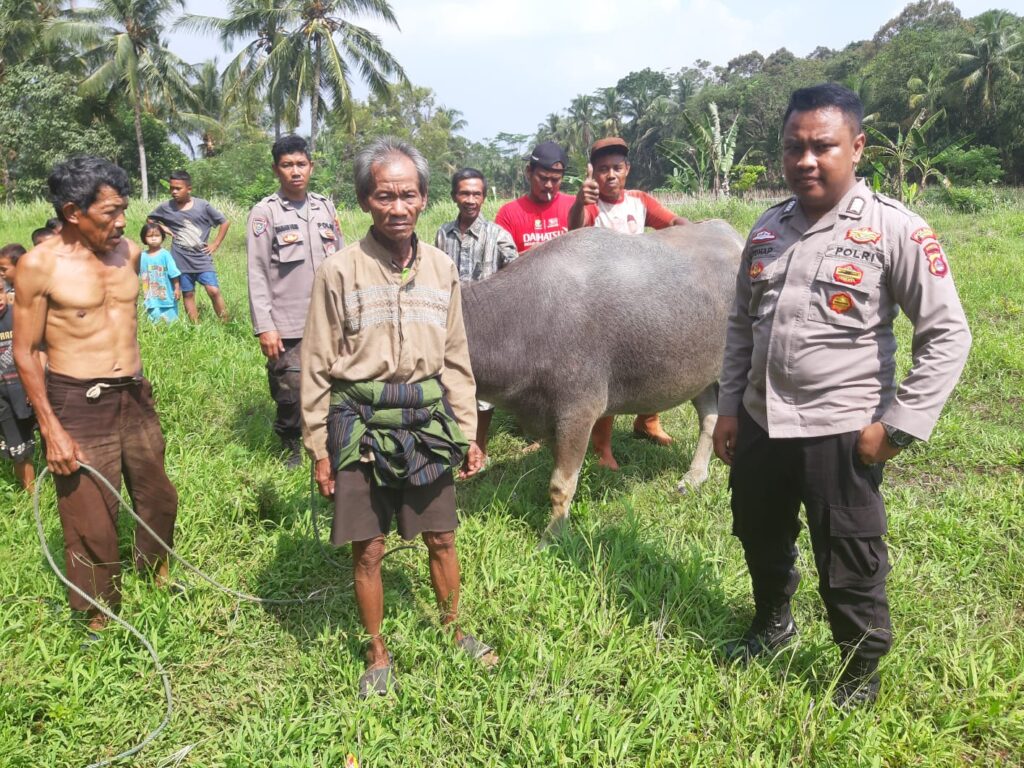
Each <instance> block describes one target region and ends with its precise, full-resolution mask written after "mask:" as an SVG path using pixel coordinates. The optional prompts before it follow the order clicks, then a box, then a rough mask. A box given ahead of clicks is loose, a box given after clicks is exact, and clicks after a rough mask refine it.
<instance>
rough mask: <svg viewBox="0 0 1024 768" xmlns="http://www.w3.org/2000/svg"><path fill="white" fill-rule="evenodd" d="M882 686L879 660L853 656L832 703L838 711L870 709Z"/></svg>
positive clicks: (840, 680) (841, 676) (840, 676)
mask: <svg viewBox="0 0 1024 768" xmlns="http://www.w3.org/2000/svg"><path fill="white" fill-rule="evenodd" d="M881 685H882V678H881V675H879V674H878V659H865V658H862V657H860V656H857V655H853V656H851V657H850V659H849V662H848V663H847V664H846V668H845V669H843V672H842V674H840V675H839V682H838V684H837V685H836V690H835V693H834V694H832V701H833V702H834V703H835V705H836V707H837V708H838V709H855V708H858V707H870V706H871V705H872V704H874V703H875V699H877V698H878V689H879V688H880V687H881Z"/></svg>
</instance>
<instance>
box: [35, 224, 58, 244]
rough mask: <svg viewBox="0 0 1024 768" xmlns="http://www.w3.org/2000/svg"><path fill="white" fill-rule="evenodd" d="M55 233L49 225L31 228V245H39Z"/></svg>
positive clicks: (54, 235) (55, 234)
mask: <svg viewBox="0 0 1024 768" xmlns="http://www.w3.org/2000/svg"><path fill="white" fill-rule="evenodd" d="M56 236H57V233H56V232H54V231H53V230H52V229H50V228H49V227H39V228H38V229H33V230H32V245H39V244H40V243H41V242H43V240H45V239H46V238H48V237H56Z"/></svg>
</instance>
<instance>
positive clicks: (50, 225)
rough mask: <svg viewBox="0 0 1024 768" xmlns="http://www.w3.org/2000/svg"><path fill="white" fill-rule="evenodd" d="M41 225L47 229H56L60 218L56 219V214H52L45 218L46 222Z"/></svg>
mask: <svg viewBox="0 0 1024 768" xmlns="http://www.w3.org/2000/svg"><path fill="white" fill-rule="evenodd" d="M43 226H44V227H46V228H47V229H57V227H59V226H60V219H58V218H57V217H56V216H52V217H50V218H49V219H47V220H46V223H45V224H43Z"/></svg>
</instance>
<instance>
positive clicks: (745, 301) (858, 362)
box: [714, 84, 971, 707]
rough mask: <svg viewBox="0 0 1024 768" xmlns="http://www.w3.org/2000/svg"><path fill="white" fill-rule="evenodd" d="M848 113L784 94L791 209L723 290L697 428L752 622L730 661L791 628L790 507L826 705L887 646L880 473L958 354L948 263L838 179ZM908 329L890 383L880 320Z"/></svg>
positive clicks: (769, 216) (770, 226) (751, 247)
mask: <svg viewBox="0 0 1024 768" xmlns="http://www.w3.org/2000/svg"><path fill="white" fill-rule="evenodd" d="M862 115H863V108H862V106H861V103H860V100H859V99H858V98H857V96H856V95H855V94H854V93H852V92H851V91H849V90H847V89H846V88H843V87H841V86H837V85H831V84H830V85H819V86H815V87H813V88H805V89H801V90H798V91H795V92H794V93H793V95H792V97H791V99H790V103H789V107H788V109H787V110H786V115H785V119H784V121H783V170H784V173H785V177H786V182H787V184H788V185H789V187H790V189H791V190H792V191H793V192H794V193H795V197H794V198H791V199H790V200H788V201H786V202H785V203H783V204H781V205H778V206H776V207H774V208H771V209H769V210H768V211H767V212H766V213H765V214H764V215H763V216H762V217H761V219H760V220H759V221H758V222H757V224H756V225H755V226H754V228H753V230H752V232H751V234H750V237H749V239H748V241H747V245H746V248H745V250H744V253H743V260H742V262H741V265H740V271H739V273H738V275H737V280H736V300H735V304H734V306H733V310H732V314H731V316H730V320H729V330H728V337H727V342H726V351H725V361H724V365H723V372H722V379H721V394H720V398H719V404H718V411H719V417H718V424H717V426H716V428H715V432H714V444H715V452H716V453H717V455H718V456H719V458H721V459H722V461H724V462H725V463H726V464H729V465H730V466H731V467H732V470H731V473H730V478H729V483H730V487H731V488H732V511H733V534H734V535H735V536H737V537H738V538H739V540H740V542H741V543H742V545H743V551H744V555H745V557H746V562H747V566H748V568H749V570H750V577H751V582H752V585H753V593H754V604H755V615H754V620H753V622H752V624H751V626H750V628H749V629H748V630H747V632H746V634H745V635H744V636H743V638H742V639H741V640H740V641H738V642H735V643H731V644H729V645H728V646H727V648H726V653H727V655H728V656H730V657H731V658H744V659H749V658H751V657H753V656H757V655H760V654H762V653H765V652H767V651H771V650H774V649H776V648H779V647H781V646H782V645H784V644H786V643H787V642H789V641H790V640H791V639H792V638H793V636H794V635H795V634H796V625H795V624H794V622H793V617H792V614H791V612H790V598H791V597H792V595H793V593H794V592H795V590H796V587H797V583H798V582H799V580H800V575H799V573H798V572H797V570H796V568H795V563H796V557H797V550H796V545H795V542H796V538H797V533H798V531H799V527H800V522H799V517H798V513H799V508H800V504H801V503H803V505H804V508H805V510H806V513H807V522H808V528H809V530H810V534H811V544H812V547H813V549H814V560H815V564H816V566H817V569H818V589H819V592H820V593H821V596H822V598H823V600H824V602H825V608H826V610H827V613H828V619H829V623H830V625H831V627H832V636H833V639H834V640H835V642H836V643H837V644H838V645H839V647H840V651H841V654H842V660H843V668H842V669H843V671H842V672H841V674H840V679H839V685H838V686H837V688H836V692H835V701H836V704H837V705H838V706H841V707H847V706H856V705H861V704H870V703H871V702H873V701H874V700H875V698H876V697H877V695H878V689H879V675H878V671H877V670H878V659H879V658H880V657H881V656H882V655H884V654H885V653H886V652H887V651H888V650H889V647H890V644H891V641H892V636H891V629H890V622H889V604H888V601H887V598H886V593H885V579H886V574H887V573H888V571H889V560H888V553H887V550H886V546H885V542H884V541H883V538H882V537H883V535H884V534H885V533H886V515H885V505H884V503H883V500H882V496H881V494H880V492H879V485H880V483H881V481H882V466H883V464H884V462H885V461H886V460H887V459H889V458H891V457H893V456H895V455H896V454H897V453H899V451H901V450H902V449H904V448H906V447H907V446H908V445H910V443H911V442H913V441H914V440H915V439H920V440H926V439H928V437H929V436H930V435H931V432H932V429H933V428H934V426H935V422H936V421H937V419H938V417H939V413H940V411H941V410H942V406H943V404H944V403H945V401H946V398H947V397H948V396H949V393H950V391H951V390H952V389H953V386H954V385H955V384H956V381H957V379H958V377H959V376H960V372H961V370H962V369H963V366H964V363H965V361H966V358H967V352H968V349H969V348H970V342H971V336H970V331H969V330H968V328H967V321H966V318H965V317H964V312H963V309H962V308H961V306H960V300H959V298H958V296H957V292H956V288H955V287H954V285H953V277H952V275H951V274H950V268H949V262H948V261H947V259H946V255H945V253H944V252H943V249H942V246H941V245H940V243H939V241H938V239H937V238H936V235H935V233H934V232H933V231H932V230H931V229H930V228H929V227H928V225H927V224H926V223H925V222H924V221H923V220H922V219H921V218H920V217H918V216H917V215H915V214H914V213H912V212H910V211H909V210H907V209H906V208H904V207H903V206H902V205H901V204H899V203H898V202H896V201H894V200H891V199H889V198H887V197H885V196H883V195H880V194H877V193H873V192H872V191H871V190H870V189H868V187H867V186H866V185H865V184H864V183H863V182H862V181H858V180H857V178H856V176H855V168H856V165H857V162H858V161H859V160H860V156H861V152H862V151H863V149H864V134H863V133H862V132H861V117H862ZM900 310H902V311H903V312H904V313H906V315H907V317H908V318H909V319H910V321H911V323H913V325H914V338H913V366H912V368H911V370H910V372H909V373H908V374H907V375H906V377H904V379H903V380H902V381H901V382H900V383H899V385H898V386H897V384H896V381H895V374H896V359H895V358H896V339H895V336H894V335H893V328H892V322H893V320H894V319H895V317H896V316H897V314H899V311H900Z"/></svg>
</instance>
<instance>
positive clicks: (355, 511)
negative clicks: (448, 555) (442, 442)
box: [331, 462, 459, 547]
mask: <svg viewBox="0 0 1024 768" xmlns="http://www.w3.org/2000/svg"><path fill="white" fill-rule="evenodd" d="M396 517H397V518H398V534H399V535H400V536H401V537H402V538H403V539H405V540H406V541H408V540H410V539H414V538H415V537H416V536H418V535H419V534H421V533H426V532H436V533H443V532H446V531H454V530H455V529H456V528H457V527H458V525H459V518H458V515H456V513H455V479H454V478H453V477H452V474H451V473H450V472H445V473H444V474H443V475H442V476H441V477H440V478H438V479H437V480H435V481H434V482H433V483H431V484H430V485H424V486H412V485H410V486H406V487H405V488H386V487H383V486H379V485H377V484H376V483H375V482H374V481H373V472H372V470H371V469H370V465H369V464H366V463H363V462H360V463H358V464H353V465H351V466H348V467H345V468H344V469H342V470H341V471H339V472H338V474H337V475H335V479H334V522H333V524H332V525H331V543H332V544H334V546H336V547H340V546H341V545H343V544H347V543H348V542H350V541H368V540H370V539H374V538H376V537H377V536H381V535H387V534H388V533H389V532H390V530H391V521H392V520H393V519H394V518H396Z"/></svg>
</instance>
